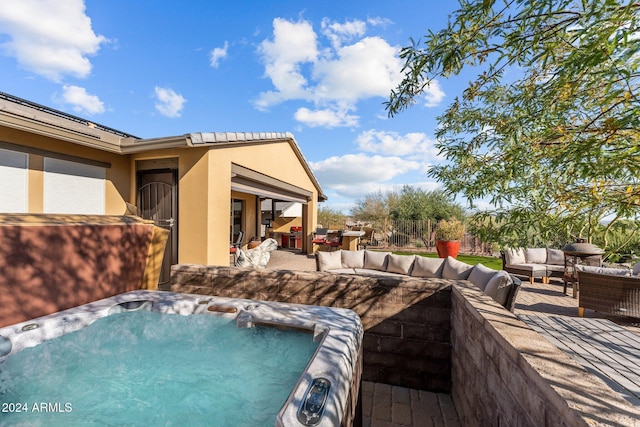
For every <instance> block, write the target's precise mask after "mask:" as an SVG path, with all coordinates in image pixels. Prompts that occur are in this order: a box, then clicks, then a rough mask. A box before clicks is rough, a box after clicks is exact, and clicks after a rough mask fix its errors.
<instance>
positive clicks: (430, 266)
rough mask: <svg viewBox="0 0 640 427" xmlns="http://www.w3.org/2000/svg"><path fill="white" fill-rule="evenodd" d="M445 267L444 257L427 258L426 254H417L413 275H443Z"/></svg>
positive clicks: (438, 276)
mask: <svg viewBox="0 0 640 427" xmlns="http://www.w3.org/2000/svg"><path fill="white" fill-rule="evenodd" d="M443 267H444V258H427V257H424V256H416V259H415V261H413V268H412V269H411V275H412V276H413V277H436V278H438V279H440V278H441V277H442V269H443Z"/></svg>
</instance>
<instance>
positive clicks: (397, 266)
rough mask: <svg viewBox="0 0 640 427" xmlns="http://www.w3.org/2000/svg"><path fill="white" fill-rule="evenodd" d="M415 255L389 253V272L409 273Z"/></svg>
mask: <svg viewBox="0 0 640 427" xmlns="http://www.w3.org/2000/svg"><path fill="white" fill-rule="evenodd" d="M415 259H416V256H415V255H393V254H391V255H389V258H388V261H387V271H388V272H389V273H398V274H406V275H409V272H410V271H411V266H412V265H413V261H414V260H415Z"/></svg>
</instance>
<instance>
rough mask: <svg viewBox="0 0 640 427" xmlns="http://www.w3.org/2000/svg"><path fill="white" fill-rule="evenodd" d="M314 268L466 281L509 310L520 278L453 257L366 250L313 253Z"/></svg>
mask: <svg viewBox="0 0 640 427" xmlns="http://www.w3.org/2000/svg"><path fill="white" fill-rule="evenodd" d="M316 268H317V270H318V271H325V272H329V273H334V274H356V275H360V276H373V277H381V278H382V277H395V278H398V277H399V278H402V277H410V278H413V279H416V278H419V279H424V280H429V279H451V280H468V281H470V282H471V283H473V284H474V285H475V286H476V287H478V288H479V289H480V290H482V291H483V292H484V293H485V294H486V295H488V296H490V297H492V298H493V299H494V300H495V301H496V302H497V303H499V304H501V305H502V306H503V307H505V308H506V309H507V310H509V311H513V309H514V306H515V300H516V295H517V293H518V290H519V289H520V283H521V282H520V280H519V279H517V278H516V277H513V276H512V275H510V274H509V273H507V272H506V271H502V270H494V269H491V268H489V267H486V266H484V265H482V264H477V265H475V266H473V265H469V264H467V263H464V262H462V261H458V260H456V259H454V258H452V257H447V258H427V257H423V256H419V255H396V254H393V253H391V252H378V251H369V250H358V251H345V250H339V251H334V252H318V253H316Z"/></svg>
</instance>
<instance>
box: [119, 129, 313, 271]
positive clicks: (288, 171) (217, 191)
mask: <svg viewBox="0 0 640 427" xmlns="http://www.w3.org/2000/svg"><path fill="white" fill-rule="evenodd" d="M209 147H211V146H209ZM209 147H205V148H189V149H174V150H158V151H150V152H145V153H141V154H135V155H132V165H133V166H132V169H135V161H139V160H150V159H157V158H167V157H178V158H179V166H178V168H179V170H178V176H179V184H178V186H179V188H178V194H179V196H178V200H179V202H178V203H179V206H178V215H179V218H178V233H179V243H178V260H179V261H178V262H180V263H187V264H191V263H193V264H208V265H228V263H229V234H230V229H231V221H230V202H231V199H232V198H237V199H242V200H244V202H245V218H244V224H243V227H244V229H245V231H246V233H247V234H246V236H245V242H248V240H249V239H250V238H251V237H254V236H256V235H257V232H258V231H259V230H256V226H255V224H256V221H257V215H258V213H257V209H256V207H257V205H256V203H255V197H254V196H252V195H249V194H244V193H236V192H234V193H233V194H232V192H231V164H232V163H235V164H237V165H240V166H244V167H246V168H249V169H252V170H255V171H258V172H260V173H263V174H265V175H268V176H270V177H272V178H276V179H279V180H281V181H284V182H287V183H290V184H293V185H296V186H298V187H301V188H303V189H305V190H307V191H310V192H312V193H313V199H314V200H315V199H316V198H317V190H316V188H315V186H314V185H313V182H312V181H311V179H310V178H309V175H307V173H306V171H305V170H304V168H303V166H302V164H301V163H300V160H299V159H298V158H297V157H296V155H295V152H294V151H293V149H292V148H291V145H289V143H288V142H285V141H283V142H277V143H268V144H229V145H221V146H220V147H212V148H209ZM132 174H133V175H132V178H131V182H132V188H131V192H132V194H134V193H135V172H132ZM131 202H132V203H134V202H135V201H131ZM309 206H310V207H311V208H310V209H306V210H305V211H307V212H308V216H309V218H308V219H307V221H308V223H309V224H313V226H312V228H310V230H309V231H310V232H311V231H313V230H314V229H315V224H316V223H317V218H316V214H317V210H316V209H315V208H313V207H314V206H315V201H312V202H310V203H309ZM309 236H310V233H309ZM309 242H310V237H309ZM308 247H309V248H311V244H310V243H309V244H308Z"/></svg>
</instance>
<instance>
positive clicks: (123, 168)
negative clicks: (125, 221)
mask: <svg viewBox="0 0 640 427" xmlns="http://www.w3.org/2000/svg"><path fill="white" fill-rule="evenodd" d="M0 142H8V143H11V144H18V145H22V146H25V147H31V148H35V149H39V150H46V151H51V152H55V153H61V154H65V155H69V156H74V157H79V158H82V159H87V160H93V161H98V162H104V163H110V164H111V167H110V168H107V170H106V185H105V214H106V215H122V214H124V213H125V210H126V205H125V201H128V200H129V199H130V194H131V193H130V190H131V189H130V186H129V170H130V160H129V158H128V156H122V155H118V154H114V153H109V152H105V151H101V150H97V149H93V148H88V147H83V146H80V145H77V144H72V143H69V142H65V141H60V140H56V139H53V138H49V137H46V136H42V135H39V134H35V133H30V132H25V131H21V130H17V129H13V128H7V127H4V126H0ZM43 164H44V157H43V156H41V155H37V154H29V160H28V167H29V172H28V197H29V200H28V210H29V213H42V212H43V204H44V202H43V200H44V197H43V195H44V173H43Z"/></svg>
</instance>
